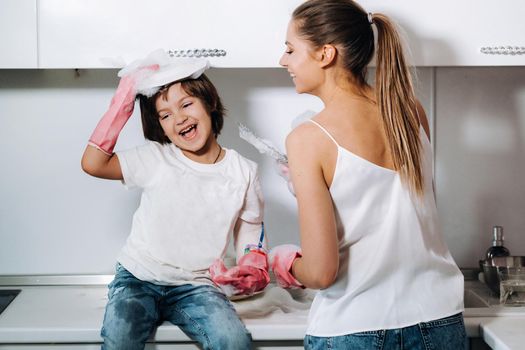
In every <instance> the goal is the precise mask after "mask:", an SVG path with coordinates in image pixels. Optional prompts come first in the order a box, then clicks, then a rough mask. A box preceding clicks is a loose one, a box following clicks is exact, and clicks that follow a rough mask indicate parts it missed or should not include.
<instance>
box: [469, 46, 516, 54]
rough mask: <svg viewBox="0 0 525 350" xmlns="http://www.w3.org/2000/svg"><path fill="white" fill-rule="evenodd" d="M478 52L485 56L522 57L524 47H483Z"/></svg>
mask: <svg viewBox="0 0 525 350" xmlns="http://www.w3.org/2000/svg"><path fill="white" fill-rule="evenodd" d="M479 51H480V52H481V53H484V54H486V55H524V54H525V46H483V47H482V48H481V49H480V50H479Z"/></svg>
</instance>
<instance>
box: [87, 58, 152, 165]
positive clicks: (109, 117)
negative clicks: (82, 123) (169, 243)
mask: <svg viewBox="0 0 525 350" xmlns="http://www.w3.org/2000/svg"><path fill="white" fill-rule="evenodd" d="M158 69H159V65H158V64H154V65H150V66H146V67H139V68H138V69H137V70H135V71H132V72H130V73H128V74H127V75H125V76H123V77H122V78H121V79H120V82H119V85H118V87H117V90H116V91H115V95H114V96H113V98H112V99H111V103H110V105H109V109H108V110H107V111H106V113H104V115H103V116H102V119H101V120H100V121H99V122H98V124H97V126H96V128H95V130H94V131H93V134H92V135H91V137H90V138H89V144H90V145H92V146H94V147H97V148H98V149H99V150H101V151H102V152H104V153H106V154H107V155H111V154H112V153H113V148H115V144H116V143H117V138H118V136H119V134H120V131H121V130H122V128H123V127H124V125H126V122H127V121H128V119H129V117H131V114H133V109H134V107H135V96H136V94H137V90H136V86H137V83H138V82H139V81H140V80H141V79H144V78H145V77H147V76H148V75H149V73H150V72H152V71H156V70H158Z"/></svg>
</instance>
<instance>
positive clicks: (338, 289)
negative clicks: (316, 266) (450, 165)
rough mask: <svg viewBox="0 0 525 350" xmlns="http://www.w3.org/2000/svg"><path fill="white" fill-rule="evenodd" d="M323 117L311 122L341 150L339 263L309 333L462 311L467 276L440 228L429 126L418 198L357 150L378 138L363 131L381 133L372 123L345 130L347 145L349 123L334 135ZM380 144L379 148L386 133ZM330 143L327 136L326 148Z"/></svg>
mask: <svg viewBox="0 0 525 350" xmlns="http://www.w3.org/2000/svg"><path fill="white" fill-rule="evenodd" d="M327 119H328V118H327ZM320 120H323V121H326V119H323V118H316V121H312V122H311V123H309V124H310V125H311V127H314V128H317V129H318V130H319V132H320V134H322V137H324V138H326V139H328V140H329V142H330V143H332V146H331V147H332V149H335V153H336V154H335V164H334V166H333V168H334V172H333V173H332V176H331V183H330V186H329V192H330V195H331V198H332V202H333V207H334V212H335V219H336V227H337V245H338V255H339V270H338V274H337V279H336V282H335V283H334V284H333V285H331V286H330V287H328V288H326V289H323V290H322V291H321V292H320V293H319V294H318V295H317V297H316V299H315V301H314V304H313V306H312V309H311V312H310V320H309V328H308V331H307V333H308V334H311V335H316V336H336V335H340V334H348V333H353V332H359V331H364V330H372V329H389V328H400V327H405V326H408V325H411V324H415V323H418V322H424V321H429V320H433V319H436V318H440V317H443V316H447V315H450V314H454V313H457V312H461V311H462V296H461V295H460V294H461V291H462V283H463V277H462V275H461V273H460V271H459V269H458V268H457V266H456V264H455V263H454V260H453V259H452V257H451V256H450V253H449V251H448V248H447V247H446V244H445V243H444V241H443V239H442V236H441V232H440V230H439V225H438V221H437V209H436V207H435V200H434V193H433V189H432V149H431V146H430V142H429V139H428V137H427V135H426V133H425V131H424V130H423V128H422V127H421V128H420V139H421V144H422V164H421V168H422V174H423V179H424V183H425V184H426V185H425V187H424V189H423V194H422V196H421V197H414V196H413V195H412V194H411V193H410V191H409V190H408V189H407V187H406V186H405V185H404V184H403V183H402V181H401V178H400V176H399V174H398V173H397V172H396V171H394V170H393V169H389V168H388V167H384V166H382V165H381V164H378V163H377V162H372V161H371V159H366V158H365V157H363V155H362V154H361V155H360V154H357V153H356V152H355V150H356V149H359V147H360V146H361V147H362V146H363V145H365V146H366V145H370V143H372V142H373V140H366V138H365V137H363V135H366V136H370V135H374V131H375V130H373V127H370V130H371V132H369V133H366V132H365V133H363V132H359V131H357V132H354V133H352V134H353V135H354V136H355V137H357V138H358V139H359V141H358V142H351V141H349V142H348V139H349V138H348V136H347V137H343V138H342V139H343V140H344V141H347V142H346V143H345V146H343V145H342V144H341V142H340V141H339V140H338V136H341V135H342V134H343V133H344V130H345V127H344V126H340V127H339V128H333V127H334V126H336V125H331V126H332V129H334V130H337V131H336V132H335V134H336V135H337V136H335V135H333V133H332V132H330V131H329V130H328V129H327V128H325V125H324V124H322V123H323V122H322V121H320ZM341 124H344V123H341ZM350 124H351V123H350ZM363 124H364V125H366V124H367V123H366V122H365V123H363ZM361 130H362V129H361ZM365 130H366V129H365ZM376 132H377V131H376ZM377 143H378V144H379V147H377V148H378V149H380V147H381V140H378V141H377ZM326 146H327V144H326V143H325V142H323V143H322V145H321V146H320V147H319V148H318V150H319V152H321V153H322V152H323V148H325V147H326ZM368 147H372V146H368ZM374 147H375V146H374ZM349 148H350V149H349ZM369 154H372V155H377V154H379V157H377V158H375V159H374V160H375V161H377V160H378V159H381V157H380V156H381V155H380V153H376V154H374V153H373V152H370V153H369ZM386 154H387V157H388V152H386ZM430 267H431V269H432V270H429V268H430ZM435 286H439V288H434V287H435ZM458 293H459V294H458Z"/></svg>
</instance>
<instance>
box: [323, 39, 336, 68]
mask: <svg viewBox="0 0 525 350" xmlns="http://www.w3.org/2000/svg"><path fill="white" fill-rule="evenodd" d="M336 56H337V49H336V47H335V46H333V45H330V44H326V45H323V47H321V49H320V57H319V58H320V60H319V63H320V65H321V67H326V66H328V65H330V64H332V63H334V62H335V58H336Z"/></svg>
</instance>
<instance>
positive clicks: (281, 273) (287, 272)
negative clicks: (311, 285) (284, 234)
mask: <svg viewBox="0 0 525 350" xmlns="http://www.w3.org/2000/svg"><path fill="white" fill-rule="evenodd" d="M301 256H302V255H301V248H299V247H298V246H296V245H293V244H283V245H278V246H276V247H274V248H273V249H272V250H270V256H269V259H270V268H271V269H272V270H273V274H274V275H275V279H276V281H277V284H278V285H279V286H280V287H282V288H291V289H295V288H304V286H303V285H302V284H301V282H299V281H298V280H296V279H295V277H294V276H293V275H292V273H291V270H292V265H293V262H294V260H295V259H297V258H299V257H301Z"/></svg>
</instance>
